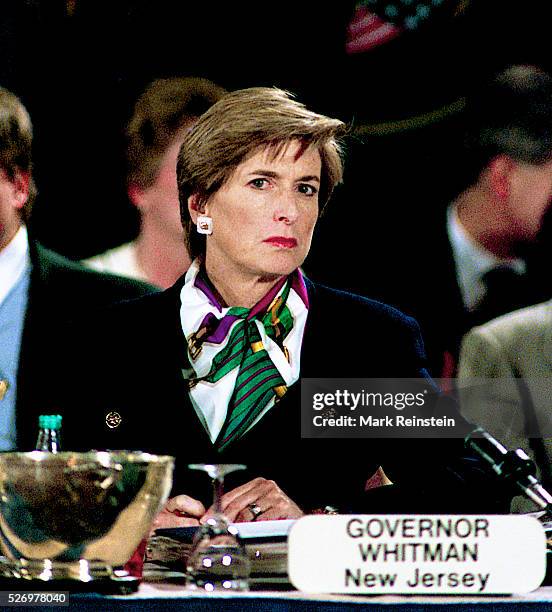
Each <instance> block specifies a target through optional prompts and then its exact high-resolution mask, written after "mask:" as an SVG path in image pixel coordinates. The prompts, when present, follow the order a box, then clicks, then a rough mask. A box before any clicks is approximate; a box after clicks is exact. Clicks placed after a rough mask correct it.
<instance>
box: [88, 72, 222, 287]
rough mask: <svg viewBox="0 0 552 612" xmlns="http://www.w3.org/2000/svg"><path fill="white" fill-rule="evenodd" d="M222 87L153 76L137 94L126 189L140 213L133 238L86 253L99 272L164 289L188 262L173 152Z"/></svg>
mask: <svg viewBox="0 0 552 612" xmlns="http://www.w3.org/2000/svg"><path fill="white" fill-rule="evenodd" d="M224 93H225V90H224V89H223V88H222V87H219V86H218V85H215V84H214V83H212V82H211V81H209V80H207V79H202V78H195V77H174V78H167V79H158V80H155V81H153V82H152V83H151V84H150V85H148V87H147V88H146V90H145V91H144V92H143V93H142V95H141V96H140V97H139V98H138V100H137V102H136V105H135V107H134V112H133V115H132V117H131V119H130V121H129V123H128V126H127V129H126V141H127V150H126V154H127V193H128V197H129V199H130V201H131V202H132V203H133V204H134V205H135V206H136V208H137V209H138V212H139V214H140V233H139V234H138V236H137V238H136V239H135V240H133V241H132V242H129V243H127V244H123V245H121V246H119V247H117V248H115V249H111V250H109V251H106V252H105V253H102V254H100V255H96V256H94V257H91V258H89V259H85V260H84V261H83V263H84V264H85V265H87V266H90V267H91V268H94V269H96V270H99V271H102V272H110V273H112V274H118V275H121V276H128V277H131V278H138V279H141V280H145V281H147V282H149V283H151V284H152V285H155V286H157V287H161V288H163V289H166V288H167V287H170V286H171V285H172V284H173V283H174V282H175V281H176V279H177V278H179V277H180V276H181V275H182V274H183V273H184V272H185V271H186V270H187V269H188V266H189V265H190V259H189V257H188V254H187V252H186V246H185V236H184V232H183V229H182V224H181V222H180V212H179V205H178V189H177V185H176V158H177V156H178V151H179V149H180V145H181V144H182V140H183V138H184V135H185V134H186V132H187V130H189V129H190V127H191V126H192V125H193V124H194V122H195V121H196V120H197V118H198V117H199V116H200V115H201V114H203V113H204V112H205V111H206V110H207V109H208V108H209V107H210V106H211V105H212V104H213V103H214V102H216V101H217V100H218V99H219V98H220V97H221V96H222V95H223V94H224Z"/></svg>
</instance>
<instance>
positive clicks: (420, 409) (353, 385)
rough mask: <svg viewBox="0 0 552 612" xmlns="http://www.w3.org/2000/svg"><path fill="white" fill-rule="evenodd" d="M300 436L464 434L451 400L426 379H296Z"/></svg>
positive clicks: (459, 418)
mask: <svg viewBox="0 0 552 612" xmlns="http://www.w3.org/2000/svg"><path fill="white" fill-rule="evenodd" d="M301 435H302V436H303V437H304V438H418V437H419V438H463V437H464V436H465V435H466V422H465V420H464V419H463V418H462V417H461V416H460V414H459V412H458V405H457V402H456V399H455V398H454V397H452V396H450V395H445V394H443V393H442V392H441V391H440V389H439V387H438V385H437V383H435V382H433V381H428V380H427V379H376V378H353V379H349V378H348V379H343V378H341V379H327V378H326V379H320V378H304V379H302V381H301Z"/></svg>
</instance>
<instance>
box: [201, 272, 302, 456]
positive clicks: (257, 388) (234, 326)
mask: <svg viewBox="0 0 552 612" xmlns="http://www.w3.org/2000/svg"><path fill="white" fill-rule="evenodd" d="M198 281H199V282H196V286H199V287H201V286H202V285H203V283H205V289H204V291H205V293H209V298H210V301H211V302H212V301H213V299H216V298H214V295H213V293H212V291H210V290H209V288H208V285H207V283H206V282H205V280H204V279H199V278H198ZM282 286H283V290H282V291H281V293H280V295H278V293H279V292H280V290H281V289H282ZM289 291H290V281H289V280H288V279H283V280H282V281H281V282H280V283H278V284H277V285H276V287H274V288H273V289H272V290H271V291H269V293H268V294H267V295H266V296H265V297H264V298H263V299H262V300H260V301H259V302H258V303H257V304H256V305H255V306H254V307H253V308H251V309H249V308H242V307H234V308H230V309H229V310H228V312H227V313H226V315H225V316H224V317H223V318H222V319H217V317H216V316H215V315H214V314H212V313H209V314H208V315H207V316H206V317H205V318H204V319H203V321H202V324H201V326H200V328H199V329H198V331H197V332H196V333H195V334H193V335H192V336H191V337H190V339H189V349H190V355H191V357H192V358H194V355H197V354H198V352H199V351H201V346H202V344H203V343H204V342H212V343H220V342H223V341H225V339H226V336H227V335H228V333H230V336H229V338H228V340H227V341H226V344H225V346H224V348H223V349H222V350H221V351H219V352H218V353H217V354H216V355H215V357H214V359H213V361H212V364H211V369H210V371H209V373H208V374H207V376H204V377H202V378H201V380H203V381H205V382H210V383H217V382H218V381H219V380H220V379H221V378H223V377H224V376H226V375H227V374H228V373H229V372H231V371H232V370H234V369H235V368H239V369H238V375H237V379H236V384H235V387H234V391H233V393H232V396H231V398H230V401H229V404H228V411H227V414H226V419H225V422H224V425H223V427H222V430H221V431H220V433H219V435H218V436H217V439H216V441H215V447H216V448H217V450H218V451H219V452H222V451H223V450H225V449H226V448H227V447H228V446H229V445H230V444H231V443H232V442H234V441H235V440H237V439H239V438H240V437H241V436H242V435H243V434H244V433H245V432H246V431H247V430H248V429H249V427H250V426H251V424H252V423H253V422H254V421H255V420H256V419H257V417H258V416H259V415H260V414H261V412H262V411H263V410H264V409H265V408H266V406H267V405H268V404H269V402H270V401H271V400H272V399H275V400H276V401H277V400H278V399H280V398H281V397H283V396H284V394H285V393H286V391H287V386H286V383H285V381H284V379H283V378H282V376H281V374H280V372H279V371H278V369H277V368H276V366H275V365H274V363H273V362H272V359H271V358H270V355H269V354H268V352H267V350H266V349H265V347H264V345H263V342H262V339H261V335H260V333H259V328H258V327H257V325H258V323H257V322H260V323H261V324H262V325H263V327H264V329H265V331H266V334H267V336H269V337H270V338H271V339H272V340H274V342H276V344H277V345H278V346H279V347H280V348H281V349H282V351H283V352H284V354H285V355H286V357H287V349H286V347H284V345H283V341H284V339H285V338H286V336H287V335H288V334H289V332H290V331H291V329H292V328H293V317H292V314H291V312H290V310H289V308H288V307H287V305H286V301H287V298H288V295H289Z"/></svg>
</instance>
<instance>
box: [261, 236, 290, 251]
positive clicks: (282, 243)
mask: <svg viewBox="0 0 552 612" xmlns="http://www.w3.org/2000/svg"><path fill="white" fill-rule="evenodd" d="M265 242H268V244H273V245H274V246H278V247H283V248H286V249H292V248H294V247H296V246H297V240H296V239H295V238H285V237H284V236H271V237H270V238H267V239H266V240H265Z"/></svg>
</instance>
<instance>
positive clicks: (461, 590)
mask: <svg viewBox="0 0 552 612" xmlns="http://www.w3.org/2000/svg"><path fill="white" fill-rule="evenodd" d="M288 571H289V577H290V580H291V582H292V583H293V585H294V586H295V587H296V588H297V589H299V590H301V591H305V592H307V593H411V594H420V593H424V594H458V595H465V594H476V595H485V594H491V593H494V594H497V593H505V594H506V593H527V592H529V591H533V590H534V589H536V588H538V587H539V586H540V584H541V583H542V581H543V579H544V575H545V572H546V538H545V533H544V529H543V527H542V525H541V524H540V523H539V521H538V520H537V519H536V518H534V517H531V516H521V515H506V516H503V515H477V516H476V515H470V516H468V515H463V516H462V515H340V516H316V515H315V516H306V517H304V518H302V519H300V520H299V521H297V522H296V523H295V525H294V526H293V527H292V528H291V531H290V533H289V560H288Z"/></svg>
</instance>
